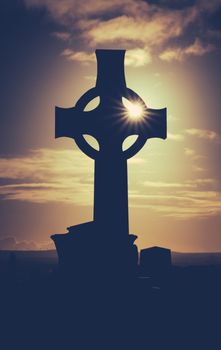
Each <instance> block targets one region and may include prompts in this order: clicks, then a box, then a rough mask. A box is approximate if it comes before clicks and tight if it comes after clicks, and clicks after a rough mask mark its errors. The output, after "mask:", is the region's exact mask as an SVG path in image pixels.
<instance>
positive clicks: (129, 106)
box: [123, 98, 144, 121]
mask: <svg viewBox="0 0 221 350" xmlns="http://www.w3.org/2000/svg"><path fill="white" fill-rule="evenodd" d="M123 104H124V106H125V108H126V115H127V117H128V118H129V119H131V121H139V120H141V119H142V118H143V117H144V107H143V105H142V104H141V103H140V102H139V101H133V102H131V101H130V100H128V99H126V98H123Z"/></svg>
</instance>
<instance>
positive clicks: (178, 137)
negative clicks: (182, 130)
mask: <svg viewBox="0 0 221 350" xmlns="http://www.w3.org/2000/svg"><path fill="white" fill-rule="evenodd" d="M167 138H168V140H172V141H183V140H184V136H183V135H182V134H174V133H170V132H168V133H167Z"/></svg>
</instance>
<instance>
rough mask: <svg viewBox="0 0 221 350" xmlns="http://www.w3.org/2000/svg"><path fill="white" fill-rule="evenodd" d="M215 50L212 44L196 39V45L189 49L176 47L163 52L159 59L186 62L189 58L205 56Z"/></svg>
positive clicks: (190, 46)
mask: <svg viewBox="0 0 221 350" xmlns="http://www.w3.org/2000/svg"><path fill="white" fill-rule="evenodd" d="M214 49H215V46H214V45H212V44H203V43H202V42H201V40H200V39H199V38H196V39H195V41H194V43H193V44H191V45H189V46H187V47H174V48H169V49H166V50H165V51H163V52H162V53H161V54H160V55H159V57H160V59H161V60H164V61H167V62H170V61H184V60H185V59H186V58H187V57H189V56H203V55H205V54H206V53H209V52H211V51H213V50H214Z"/></svg>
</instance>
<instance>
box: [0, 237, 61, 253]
mask: <svg viewBox="0 0 221 350" xmlns="http://www.w3.org/2000/svg"><path fill="white" fill-rule="evenodd" d="M51 249H54V244H53V242H50V241H48V242H38V243H37V242H35V241H27V240H17V239H16V238H15V237H14V236H7V237H3V238H0V250H51Z"/></svg>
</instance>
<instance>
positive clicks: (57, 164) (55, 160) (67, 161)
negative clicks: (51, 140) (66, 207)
mask: <svg viewBox="0 0 221 350" xmlns="http://www.w3.org/2000/svg"><path fill="white" fill-rule="evenodd" d="M0 173H1V175H0V177H1V178H2V179H3V180H4V179H7V180H8V181H7V183H6V184H4V181H2V183H3V184H2V185H1V186H0V196H1V197H2V198H3V199H8V200H9V199H10V200H22V201H30V202H36V203H45V202H54V201H60V202H66V203H75V204H79V205H88V204H91V203H92V198H93V175H92V173H93V162H92V161H91V160H90V159H88V158H87V157H86V156H84V155H83V154H81V153H80V152H78V151H72V150H71V151H68V150H65V151H64V150H50V149H40V150H35V151H32V152H31V153H30V155H28V156H24V157H19V158H1V159H0Z"/></svg>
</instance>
